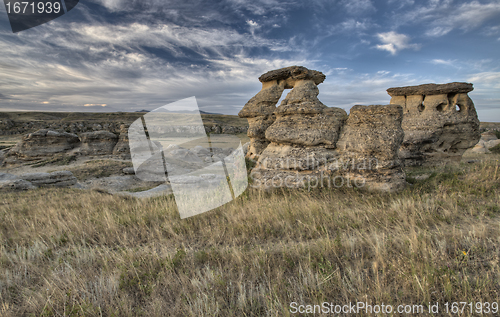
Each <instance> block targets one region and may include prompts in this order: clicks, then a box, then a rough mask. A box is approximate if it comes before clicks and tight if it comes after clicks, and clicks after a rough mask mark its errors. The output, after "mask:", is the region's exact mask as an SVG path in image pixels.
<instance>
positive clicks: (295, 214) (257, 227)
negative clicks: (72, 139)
mask: <svg viewBox="0 0 500 317" xmlns="http://www.w3.org/2000/svg"><path fill="white" fill-rule="evenodd" d="M422 173H431V177H430V178H429V179H427V180H425V181H415V179H414V178H413V177H409V181H411V182H414V185H413V186H411V187H409V188H407V189H406V190H405V191H403V192H402V193H398V194H390V195H389V194H388V195H376V194H369V193H363V192H359V191H354V190H351V189H345V190H344V189H340V190H328V189H315V190H312V191H306V190H303V191H297V190H294V191H288V190H279V191H276V192H272V193H264V192H260V191H255V190H251V189H249V190H247V192H245V193H244V194H243V195H242V196H240V197H239V198H238V199H236V200H235V201H233V202H231V203H229V204H227V205H225V206H222V207H220V208H218V209H216V210H213V211H210V212H208V213H205V214H202V215H199V216H196V217H192V218H188V219H184V220H181V219H180V218H179V215H178V213H177V210H176V207H175V203H174V199H173V197H171V196H169V197H162V198H155V199H148V200H138V199H132V198H123V197H116V196H111V195H105V194H101V193H98V192H92V191H87V192H82V191H78V190H71V189H39V190H36V191H31V192H26V193H20V194H19V193H18V194H14V193H2V194H0V219H1V221H0V235H1V242H2V243H1V247H0V248H1V249H0V252H1V254H0V315H2V316H290V315H292V314H291V313H290V303H291V302H297V303H299V304H321V303H322V302H324V301H326V302H331V303H338V304H346V303H348V302H350V301H351V302H357V301H366V302H368V303H371V304H372V305H375V304H381V303H385V304H391V305H394V306H396V305H399V304H405V305H406V304H422V305H424V307H427V305H428V303H429V302H436V301H437V302H440V303H441V305H442V303H444V302H451V301H467V302H478V301H481V302H490V303H491V302H500V293H499V291H500V270H499V256H500V244H499V242H500V241H499V240H500V222H499V219H500V218H499V215H500V205H499V198H500V182H499V177H500V174H499V173H498V161H494V160H493V161H488V162H484V163H478V164H472V165H461V166H459V167H447V168H438V169H434V170H422V169H416V170H413V171H412V172H411V173H410V174H409V175H410V176H412V175H413V176H414V175H418V174H422ZM426 309H427V308H426ZM317 315H321V314H317ZM330 315H331V316H333V314H330ZM368 315H370V314H359V316H368ZM397 315H398V314H395V315H394V316H397ZM424 315H425V314H424ZM437 315H443V316H445V315H447V314H445V313H444V312H441V313H439V314H437ZM462 316H468V314H466V313H464V314H463V315H462Z"/></svg>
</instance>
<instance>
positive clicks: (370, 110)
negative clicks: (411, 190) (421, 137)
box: [337, 105, 406, 192]
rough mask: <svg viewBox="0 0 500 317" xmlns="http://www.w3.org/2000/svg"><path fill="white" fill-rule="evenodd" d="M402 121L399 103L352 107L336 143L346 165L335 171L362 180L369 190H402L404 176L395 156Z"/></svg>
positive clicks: (401, 110)
mask: <svg viewBox="0 0 500 317" xmlns="http://www.w3.org/2000/svg"><path fill="white" fill-rule="evenodd" d="M402 120H403V109H402V107H401V106H399V105H386V106H354V107H352V108H351V112H350V114H349V119H348V120H347V123H346V125H345V127H344V129H343V133H342V135H341V136H340V139H339V142H338V143H337V150H338V152H339V154H340V160H341V161H343V162H347V163H349V164H347V167H348V168H343V169H339V171H338V172H339V174H340V175H344V176H349V177H352V178H354V179H360V180H364V181H365V185H364V186H365V187H366V189H368V190H370V191H384V192H395V191H398V190H401V189H403V188H404V186H405V184H406V180H405V178H406V175H405V173H404V171H403V168H402V164H401V161H400V159H399V155H398V151H399V148H400V146H401V143H402V142H403V138H404V132H403V129H402V127H401V122H402Z"/></svg>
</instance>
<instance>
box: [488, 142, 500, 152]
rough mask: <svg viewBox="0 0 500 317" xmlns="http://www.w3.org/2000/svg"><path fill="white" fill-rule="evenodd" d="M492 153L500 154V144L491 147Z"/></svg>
mask: <svg viewBox="0 0 500 317" xmlns="http://www.w3.org/2000/svg"><path fill="white" fill-rule="evenodd" d="M490 151H491V153H495V154H500V144H498V145H496V146H494V147H492V148H490Z"/></svg>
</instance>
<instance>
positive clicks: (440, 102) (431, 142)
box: [387, 82, 481, 166]
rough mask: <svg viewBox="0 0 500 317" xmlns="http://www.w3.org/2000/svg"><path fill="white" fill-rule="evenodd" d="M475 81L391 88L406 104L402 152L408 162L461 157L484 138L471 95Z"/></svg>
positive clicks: (399, 101) (439, 161)
mask: <svg viewBox="0 0 500 317" xmlns="http://www.w3.org/2000/svg"><path fill="white" fill-rule="evenodd" d="M472 90H473V88H472V84H469V83H456V82H455V83H449V84H443V85H437V84H425V85H419V86H407V87H397V88H389V89H387V93H388V94H389V95H390V96H391V97H392V98H391V102H390V103H391V104H396V105H400V106H402V107H403V123H402V127H403V130H404V133H405V136H404V140H403V144H402V145H401V148H400V150H399V156H400V158H401V159H403V160H404V164H405V165H406V166H420V165H423V166H427V165H437V164H442V163H446V162H450V161H460V159H461V158H462V154H463V153H464V152H465V151H466V150H467V149H468V148H471V147H473V146H474V145H475V144H476V143H477V142H478V141H479V139H480V137H481V135H480V132H479V119H478V117H477V113H476V109H475V108H474V103H473V102H472V100H471V99H470V98H469V96H468V95H467V93H468V92H470V91H472Z"/></svg>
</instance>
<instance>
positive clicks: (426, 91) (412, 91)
mask: <svg viewBox="0 0 500 317" xmlns="http://www.w3.org/2000/svg"><path fill="white" fill-rule="evenodd" d="M472 90H474V88H473V87H472V84H470V83H458V82H454V83H448V84H441V85H439V84H424V85H418V86H406V87H394V88H389V89H387V93H388V94H389V95H390V96H410V95H442V94H449V93H468V92H469V91H472Z"/></svg>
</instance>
